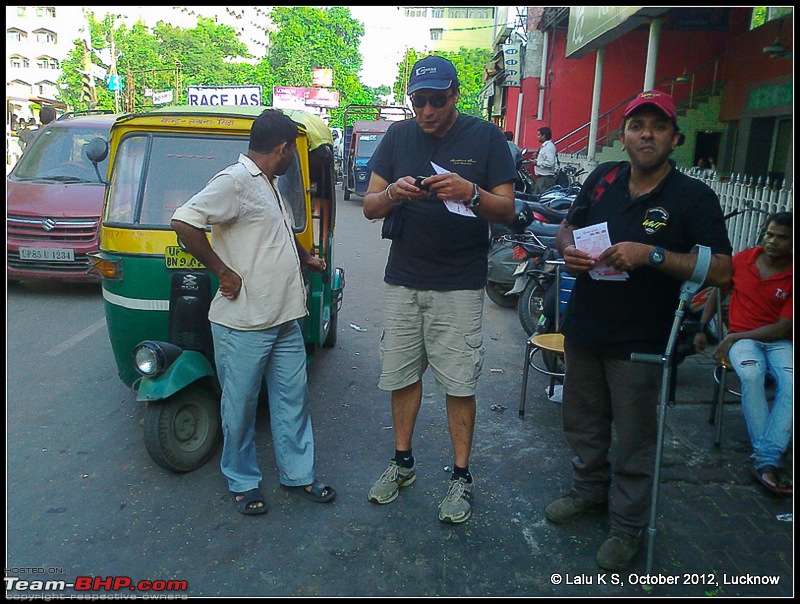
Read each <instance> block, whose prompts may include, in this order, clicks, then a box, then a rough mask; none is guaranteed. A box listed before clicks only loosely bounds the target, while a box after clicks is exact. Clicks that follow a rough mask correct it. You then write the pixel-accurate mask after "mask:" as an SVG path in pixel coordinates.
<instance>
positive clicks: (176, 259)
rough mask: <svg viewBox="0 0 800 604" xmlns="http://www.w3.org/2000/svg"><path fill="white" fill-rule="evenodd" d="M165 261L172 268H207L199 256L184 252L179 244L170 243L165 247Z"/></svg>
mask: <svg viewBox="0 0 800 604" xmlns="http://www.w3.org/2000/svg"><path fill="white" fill-rule="evenodd" d="M164 261H165V262H166V263H167V268H171V269H194V268H205V267H204V266H203V265H202V264H201V263H200V261H199V260H198V259H197V258H195V257H194V256H192V255H191V254H190V253H189V252H184V251H183V250H182V249H181V248H180V246H177V245H168V246H167V247H165V248H164Z"/></svg>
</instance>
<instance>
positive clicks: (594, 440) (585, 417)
mask: <svg viewBox="0 0 800 604" xmlns="http://www.w3.org/2000/svg"><path fill="white" fill-rule="evenodd" d="M564 351H565V364H566V373H565V376H564V391H563V406H562V422H563V426H564V435H565V436H566V438H567V441H568V442H569V444H570V446H571V447H572V450H573V452H574V453H575V457H574V458H573V460H572V467H573V489H574V490H575V491H576V492H577V493H578V495H580V496H581V497H583V498H584V499H587V500H589V501H594V502H604V501H605V500H606V499H608V501H609V515H610V520H611V528H613V529H617V530H620V531H623V532H626V533H631V534H635V535H638V534H640V531H641V529H643V528H644V527H645V526H647V523H648V520H649V515H650V501H651V497H652V494H651V489H652V487H653V473H654V469H655V454H656V438H657V432H658V430H657V428H658V425H657V424H658V414H657V411H658V395H659V392H660V390H661V379H662V371H663V369H662V368H660V367H659V366H658V365H649V364H643V363H634V362H631V361H626V360H619V359H609V358H604V357H600V356H598V355H595V354H593V353H591V352H589V351H588V350H586V349H585V348H581V347H580V346H577V345H575V344H574V343H571V342H569V341H566V342H565V343H564ZM612 426H613V432H614V434H615V436H616V448H615V455H614V456H613V460H612V459H611V458H610V456H609V453H610V450H611V445H612Z"/></svg>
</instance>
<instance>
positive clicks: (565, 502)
mask: <svg viewBox="0 0 800 604" xmlns="http://www.w3.org/2000/svg"><path fill="white" fill-rule="evenodd" d="M607 509H608V502H607V501H604V502H603V503H595V502H594V501H589V500H588V499H584V498H583V497H581V496H580V495H578V494H577V493H576V492H575V491H570V492H569V493H567V494H566V495H564V496H563V497H562V498H561V499H556V500H555V501H554V502H553V503H551V504H550V505H548V506H547V507H546V508H545V510H544V517H545V518H547V519H548V520H549V521H550V522H555V523H556V524H563V523H565V522H572V521H573V520H577V519H578V518H580V517H581V516H583V515H584V514H588V513H599V512H605V511H606V510H607Z"/></svg>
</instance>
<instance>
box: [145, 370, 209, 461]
mask: <svg viewBox="0 0 800 604" xmlns="http://www.w3.org/2000/svg"><path fill="white" fill-rule="evenodd" d="M221 434H222V420H221V418H220V411H219V400H218V399H217V397H216V396H215V395H214V393H213V391H211V390H210V389H209V388H204V387H203V385H201V384H198V383H195V384H193V385H191V386H189V387H188V388H184V389H183V390H181V391H180V392H177V393H175V394H173V395H172V396H171V397H169V398H168V399H166V400H163V401H152V402H149V403H147V406H146V407H145V410H144V445H145V448H146V449H147V452H148V453H149V454H150V457H151V458H152V459H153V461H155V462H156V463H157V464H158V465H160V466H161V467H162V468H166V469H167V470H172V471H173V472H191V471H192V470H196V469H197V468H199V467H200V466H202V465H203V464H204V463H206V462H207V461H208V460H209V459H210V458H211V456H212V455H213V454H214V451H215V449H216V447H217V443H218V442H219V438H220V435H221Z"/></svg>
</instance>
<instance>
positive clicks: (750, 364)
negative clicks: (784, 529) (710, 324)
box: [695, 212, 794, 493]
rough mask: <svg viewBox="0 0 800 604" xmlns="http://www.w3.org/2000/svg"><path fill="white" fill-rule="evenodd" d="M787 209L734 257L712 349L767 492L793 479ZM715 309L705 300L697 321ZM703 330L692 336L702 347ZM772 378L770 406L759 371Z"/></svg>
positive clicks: (785, 487)
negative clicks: (733, 379) (733, 390)
mask: <svg viewBox="0 0 800 604" xmlns="http://www.w3.org/2000/svg"><path fill="white" fill-rule="evenodd" d="M792 222H793V221H792V213H791V212H778V213H777V214H773V215H772V216H770V217H769V219H768V220H767V231H766V234H765V235H764V245H763V246H757V247H754V248H751V249H748V250H744V251H742V252H739V253H738V254H736V255H735V256H734V257H733V293H732V297H731V305H730V311H729V320H728V335H727V336H726V337H725V339H723V340H722V342H720V343H719V346H717V349H716V351H715V352H714V358H715V359H716V360H718V361H719V360H722V359H728V361H729V362H730V364H731V366H732V367H733V369H734V370H735V371H736V373H737V375H738V376H739V379H740V380H741V383H742V410H743V411H744V417H745V421H746V422H747V431H748V433H749V434H750V442H751V443H752V445H753V451H754V452H753V455H752V458H753V460H754V461H753V468H752V469H753V472H754V474H755V476H756V478H757V480H758V481H759V482H760V483H761V484H762V485H763V486H764V487H766V488H767V489H769V490H770V491H772V492H773V493H791V489H792V487H791V483H790V482H789V481H788V479H787V478H785V477H782V476H781V474H780V468H781V463H782V461H783V457H784V454H785V453H786V449H787V447H788V446H789V441H790V440H791V437H792V411H793V409H792V407H793V401H792V374H793V372H794V362H793V357H792V321H793V312H792V281H793V266H794V258H793V255H792ZM715 311H716V298H713V296H712V299H711V300H709V302H708V303H707V304H706V308H705V310H704V311H703V321H704V322H707V321H709V320H710V319H711V317H712V316H713V315H714V312H715ZM707 343H708V342H707V340H706V336H705V334H704V333H702V332H701V333H699V334H697V336H695V346H696V347H697V350H698V352H702V351H703V350H704V349H705V347H706V345H707ZM766 373H769V374H770V375H771V376H772V377H773V378H774V379H775V399H774V401H773V403H772V408H771V409H770V407H769V404H768V402H767V396H766V390H765V386H764V378H765V376H766Z"/></svg>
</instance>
